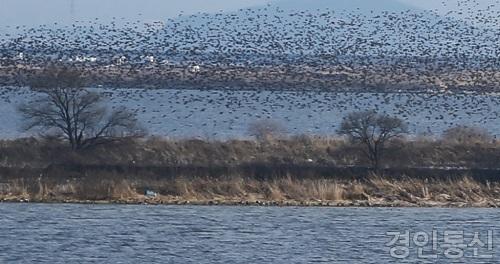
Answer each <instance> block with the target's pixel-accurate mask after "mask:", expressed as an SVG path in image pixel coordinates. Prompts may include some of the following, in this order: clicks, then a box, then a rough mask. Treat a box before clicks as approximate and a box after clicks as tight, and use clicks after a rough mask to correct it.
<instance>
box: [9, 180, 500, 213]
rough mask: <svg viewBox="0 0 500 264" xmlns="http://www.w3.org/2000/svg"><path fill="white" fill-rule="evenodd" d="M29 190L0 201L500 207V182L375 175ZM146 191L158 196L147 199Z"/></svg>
mask: <svg viewBox="0 0 500 264" xmlns="http://www.w3.org/2000/svg"><path fill="white" fill-rule="evenodd" d="M38 184H39V186H40V187H30V186H28V184H27V183H26V182H23V180H14V181H12V182H9V183H4V184H3V185H2V188H0V189H1V190H0V199H4V200H23V199H24V200H34V201H122V202H129V203H136V202H145V201H148V202H157V203H174V202H179V201H189V202H193V203H209V202H213V201H216V202H219V203H242V202H247V203H248V202H249V203H252V204H253V203H255V202H257V201H264V202H273V203H278V204H285V203H287V202H296V203H305V204H309V203H322V202H331V203H334V204H335V203H339V202H340V203H346V202H347V203H348V202H356V201H365V202H369V203H371V204H374V205H381V206H384V205H385V206H387V205H391V204H394V203H396V205H397V204H399V205H405V206H406V205H433V204H437V205H445V204H449V203H462V204H466V205H470V206H487V205H491V204H495V205H500V199H499V197H500V184H499V183H491V182H486V183H480V182H477V181H475V180H473V179H472V178H470V177H468V176H463V177H458V178H457V179H454V180H452V179H446V180H441V181H437V180H432V181H430V180H425V179H412V178H406V177H403V178H402V179H400V180H395V179H390V178H384V177H379V176H375V175H372V176H371V177H369V178H368V179H366V180H363V181H359V180H351V181H348V180H336V179H296V178H292V177H285V178H281V179H272V180H257V179H253V178H243V177H222V178H218V179H213V178H208V177H205V178H204V177H200V178H191V179H187V178H182V177H180V178H175V179H171V180H146V179H141V180H131V179H118V178H114V179H107V180H106V179H104V180H101V181H98V182H93V183H90V182H88V181H86V180H74V181H71V182H62V183H56V184H50V183H43V182H40V183H38ZM145 190H151V191H154V192H156V193H158V195H157V196H156V197H146V196H145V195H144V193H145Z"/></svg>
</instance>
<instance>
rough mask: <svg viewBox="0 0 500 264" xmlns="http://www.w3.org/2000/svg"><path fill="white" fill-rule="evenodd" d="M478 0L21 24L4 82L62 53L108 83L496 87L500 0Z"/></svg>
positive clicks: (6, 42)
mask: <svg viewBox="0 0 500 264" xmlns="http://www.w3.org/2000/svg"><path fill="white" fill-rule="evenodd" d="M478 1H479V0H459V5H458V9H454V10H453V11H450V12H448V13H447V14H438V13H436V12H434V11H420V10H407V11H402V12H378V13H376V12H372V13H369V14H365V13H362V12H355V11H342V10H333V9H328V8H325V9H324V10H309V11H307V10H298V11H297V10H285V9H281V8H280V7H279V6H272V5H268V6H266V7H262V8H249V9H241V10H239V11H237V12H232V13H216V14H205V13H200V14H197V15H191V16H181V17H179V18H176V19H169V20H167V21H162V22H156V23H142V22H140V21H135V22H131V21H127V20H126V19H125V18H115V20H113V21H112V22H111V23H109V24H105V23H101V22H100V21H99V19H96V20H93V21H80V22H75V23H74V24H72V25H57V24H55V25H42V26H40V27H38V28H25V27H19V28H18V29H17V33H15V34H7V35H6V36H4V37H2V38H0V54H1V57H0V65H1V66H2V68H1V69H2V71H1V73H0V84H4V85H15V84H19V82H21V81H22V80H23V78H22V77H23V76H24V75H25V74H28V73H29V72H30V70H33V68H37V67H43V66H45V65H47V64H61V63H62V64H71V65H73V66H75V67H78V68H79V69H81V70H82V71H85V72H86V73H87V74H88V75H89V79H91V80H92V83H93V84H95V85H104V86H121V87H138V86H141V87H154V88H158V87H160V88H165V87H168V88H172V87H193V86H199V87H205V88H226V87H232V88H243V89H245V88H247V89H261V88H262V86H265V87H270V88H277V89H280V88H281V89H286V88H288V89H292V88H297V89H306V88H317V89H320V90H325V89H329V90H334V89H345V88H351V89H354V88H358V89H359V88H361V89H366V88H369V89H371V90H372V91H373V90H377V91H382V90H394V89H398V90H399V89H406V90H408V89H411V90H419V91H422V90H428V89H434V90H443V89H446V90H464V89H465V90H474V91H498V82H499V81H500V73H499V72H500V60H498V57H499V56H500V45H499V43H500V37H499V36H500V27H498V25H499V23H500V11H499V10H500V9H499V8H498V7H499V6H500V4H498V3H499V1H500V0H496V4H492V5H491V6H488V7H487V8H485V9H484V10H481V9H477V8H476V7H475V5H476V4H477V2H478ZM444 4H446V2H444ZM19 65H22V66H24V67H19Z"/></svg>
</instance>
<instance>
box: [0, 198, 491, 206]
mask: <svg viewBox="0 0 500 264" xmlns="http://www.w3.org/2000/svg"><path fill="white" fill-rule="evenodd" d="M20 203H23V204H75V205H77V204H83V205H155V206H162V205H163V206H173V205H176V206H235V207H252V206H253V207H304V208H307V207H328V208H500V201H497V202H493V201H485V202H480V203H464V202H437V201H425V202H420V203H416V204H414V203H409V202H405V201H394V202H382V203H379V202H370V201H364V200H355V201H337V202H335V201H231V200H227V201H224V200H207V201H190V200H154V199H144V200H94V201H93V200H36V199H35V200H29V199H23V198H7V199H5V198H4V199H0V205H1V204H20Z"/></svg>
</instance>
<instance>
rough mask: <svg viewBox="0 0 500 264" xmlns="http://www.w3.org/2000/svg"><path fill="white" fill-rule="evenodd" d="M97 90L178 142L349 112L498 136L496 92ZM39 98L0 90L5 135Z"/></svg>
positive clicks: (333, 127)
mask: <svg viewBox="0 0 500 264" xmlns="http://www.w3.org/2000/svg"><path fill="white" fill-rule="evenodd" d="M98 90H99V91H101V92H103V93H105V94H106V95H108V97H109V102H108V106H109V107H110V108H114V107H119V106H126V107H127V108H128V109H130V110H132V111H134V112H136V113H137V117H138V119H139V121H140V122H141V123H142V124H143V126H144V127H145V128H146V129H147V130H148V132H149V133H150V134H152V135H158V136H169V137H174V138H175V137H181V138H192V137H201V138H205V139H227V138H241V137H247V136H248V128H249V125H250V124H251V123H253V122H256V121H258V120H262V119H270V120H273V122H276V123H278V124H281V126H283V127H284V130H285V132H286V133H287V134H289V135H299V134H308V135H334V134H335V133H336V131H337V130H338V128H339V126H340V123H341V122H342V118H343V117H344V116H345V115H347V114H348V113H350V112H353V111H360V110H375V111H377V112H379V113H387V114H390V115H392V116H396V117H399V118H401V119H403V120H404V121H405V122H406V123H407V124H408V126H409V131H410V133H411V134H412V135H422V134H425V135H432V136H440V135H441V133H442V132H443V131H444V130H446V129H448V128H450V127H453V126H457V125H467V126H476V127H481V128H484V129H486V130H488V131H489V132H490V133H492V134H494V135H499V134H500V123H499V122H497V121H498V120H500V96H499V95H495V94H489V95H486V94H433V93H420V94H416V93H333V92H312V91H307V92H292V91H266V90H262V91H223V90H167V89H159V90H146V89H98ZM36 96H37V95H36V94H34V93H33V92H31V91H29V90H28V89H25V88H12V89H9V88H5V87H4V88H0V112H1V113H2V115H0V138H15V137H20V136H26V134H23V133H22V130H21V127H22V119H21V117H20V116H19V114H18V113H17V112H16V107H17V106H18V105H19V104H20V103H23V102H29V101H30V100H33V99H34V98H36ZM35 132H36V131H35Z"/></svg>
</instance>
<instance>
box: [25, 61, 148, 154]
mask: <svg viewBox="0 0 500 264" xmlns="http://www.w3.org/2000/svg"><path fill="white" fill-rule="evenodd" d="M83 85H84V82H83V79H82V78H81V77H80V74H78V72H75V71H71V70H68V69H50V70H48V71H46V72H44V73H43V74H41V75H40V76H36V77H35V78H34V79H33V82H32V86H31V88H32V89H36V90H37V91H38V92H39V93H40V97H39V98H37V99H35V100H34V101H32V102H29V103H24V104H21V105H19V107H18V111H19V112H20V113H21V115H22V116H23V118H24V120H25V124H24V127H23V128H24V129H25V130H33V129H38V130H39V131H41V132H42V134H43V135H47V136H55V137H59V138H63V139H66V140H67V141H68V142H69V144H70V145H71V148H72V149H75V150H77V149H83V148H88V147H91V146H95V145H98V144H103V143H106V142H110V141H115V140H119V139H123V138H128V137H137V136H142V135H143V134H144V130H143V128H142V127H141V126H139V125H138V122H137V119H136V116H135V114H134V113H132V112H130V111H128V110H127V109H126V108H124V107H121V108H117V109H114V110H112V111H110V110H109V109H108V108H107V107H106V106H105V105H104V97H103V95H102V94H100V93H98V92H94V91H89V90H88V89H84V88H83Z"/></svg>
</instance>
